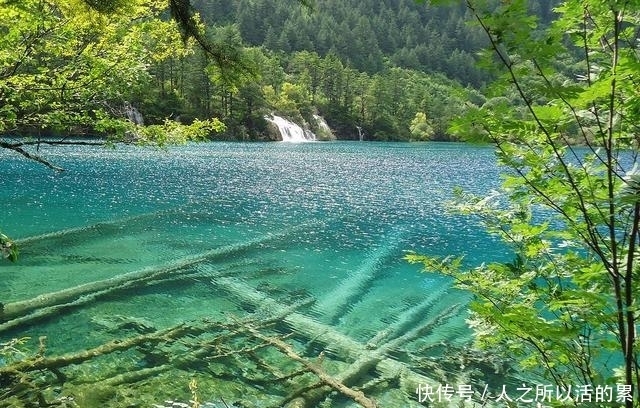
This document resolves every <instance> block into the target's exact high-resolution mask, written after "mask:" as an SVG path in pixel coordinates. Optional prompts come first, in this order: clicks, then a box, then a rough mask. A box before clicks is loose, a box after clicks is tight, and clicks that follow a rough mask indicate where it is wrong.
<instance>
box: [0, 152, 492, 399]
mask: <svg viewBox="0 0 640 408" xmlns="http://www.w3.org/2000/svg"><path fill="white" fill-rule="evenodd" d="M40 153H41V154H43V155H44V156H45V157H47V159H49V160H51V161H52V162H54V163H55V164H57V165H60V166H62V167H64V168H65V169H66V171H65V172H63V173H55V172H52V171H50V170H49V169H47V168H45V167H43V166H40V165H38V164H36V163H33V162H30V161H27V160H24V159H22V158H20V157H18V156H15V155H12V154H10V153H7V152H0V191H1V192H2V193H1V194H0V206H1V208H3V210H2V212H0V228H2V230H3V232H5V233H6V234H7V235H10V236H11V237H12V238H14V239H17V240H18V241H20V242H21V254H20V261H19V262H18V263H17V264H15V265H13V264H9V263H2V264H1V266H0V273H2V279H1V280H0V294H1V297H2V299H1V301H2V302H3V303H5V304H10V303H12V302H18V301H22V300H27V299H31V298H34V297H36V296H38V295H41V294H44V293H48V292H53V291H57V290H62V289H65V288H70V287H73V286H76V285H80V284H85V283H90V282H95V281H100V280H104V279H108V278H111V277H114V276H118V275H122V274H125V273H130V272H135V271H140V270H145V269H154V268H155V269H158V270H159V269H162V268H163V267H165V268H166V267H167V266H171V265H175V264H176V263H179V262H182V261H189V260H194V259H195V260H196V261H194V262H193V263H189V264H188V265H187V266H185V267H182V268H175V270H174V271H173V272H172V274H174V275H175V279H170V280H165V281H160V282H155V284H149V285H144V286H140V287H134V288H131V289H128V290H126V291H121V292H117V293H115V294H110V295H107V296H104V297H101V298H98V299H97V300H96V301H93V302H87V303H86V304H84V305H82V306H80V307H76V308H72V309H68V310H65V311H63V312H60V313H57V314H56V315H55V316H53V317H49V318H47V319H43V320H40V321H37V322H33V323H31V324H29V325H27V326H23V327H20V328H19V329H13V330H9V331H5V332H0V340H2V341H4V340H7V339H9V338H12V337H16V336H24V335H27V336H31V337H32V338H33V339H37V338H38V337H39V336H47V353H49V354H61V353H68V352H74V351H78V350H81V349H83V348H88V347H95V346H98V345H100V344H102V343H104V342H105V341H108V340H110V339H112V338H114V337H116V338H117V337H118V336H121V337H125V334H126V333H122V332H117V331H114V330H109V329H108V328H106V327H107V326H108V324H109V323H108V322H110V321H112V320H113V319H114V316H123V317H125V318H127V319H135V321H138V322H144V324H145V325H147V326H150V327H153V328H155V329H161V328H166V327H171V326H173V325H176V324H178V323H180V322H184V321H198V320H199V319H202V318H207V319H214V320H220V321H225V320H228V319H229V316H230V315H233V316H236V318H242V317H243V316H244V315H246V314H248V313H251V312H253V311H255V309H256V308H257V307H259V304H258V305H256V304H255V302H254V303H253V304H251V302H252V301H251V299H248V298H247V297H246V296H248V295H247V293H257V294H259V295H260V296H265V297H268V298H269V299H273V300H275V301H276V302H277V303H278V304H282V305H288V304H291V303H292V302H293V301H295V300H296V299H303V298H309V297H310V298H312V299H314V300H315V301H314V302H313V303H312V304H309V305H307V306H305V307H303V308H301V309H298V310H297V313H298V314H299V315H300V316H302V318H304V319H308V320H309V321H311V322H315V323H319V324H322V325H325V326H322V327H330V328H331V330H334V331H336V332H337V333H340V334H343V335H345V336H348V337H349V338H351V339H353V341H355V342H358V343H361V344H367V342H369V341H370V340H371V339H372V338H374V337H375V336H376V335H379V334H380V333H381V332H382V331H384V330H385V329H387V328H388V327H389V326H390V325H393V324H394V322H397V321H398V320H399V319H402V318H404V317H406V316H408V315H410V310H412V308H415V307H417V305H420V304H421V302H424V301H425V300H428V299H430V298H432V299H433V302H432V303H433V304H432V305H430V306H429V307H428V308H424V309H420V310H422V311H420V313H418V314H419V315H420V316H419V318H416V317H415V316H414V317H413V318H411V319H408V320H407V323H406V325H405V326H404V327H401V328H400V329H401V331H403V332H406V331H409V330H410V329H411V327H412V326H415V325H419V324H423V323H424V322H428V321H429V319H430V318H431V319H434V318H435V317H434V316H437V315H438V314H439V313H442V312H443V311H444V310H446V309H447V308H448V307H449V306H451V305H453V304H458V303H464V302H466V296H465V295H464V294H462V293H459V292H456V291H455V290H453V289H451V288H450V282H448V281H447V280H446V279H444V278H442V277H440V276H437V275H425V274H423V273H421V272H420V268H419V267H418V266H416V265H409V264H407V263H406V262H405V261H403V260H402V257H403V254H404V253H405V251H407V250H412V251H417V252H420V253H426V254H431V255H447V254H457V255H461V254H464V255H466V259H467V261H468V262H470V263H478V262H481V261H483V260H487V259H488V258H496V257H499V256H501V249H500V247H499V246H498V245H497V244H496V242H495V241H494V240H492V239H491V238H489V237H488V236H486V235H485V234H484V233H483V232H482V231H481V230H480V229H479V228H478V226H477V225H475V224H474V223H473V221H472V220H469V219H465V218H461V217H456V216H452V215H449V214H447V213H446V211H445V207H446V201H447V200H448V199H450V198H451V193H452V190H453V188H454V187H456V186H460V187H463V188H464V189H466V190H470V191H474V192H477V193H483V192H487V191H489V190H490V189H492V188H495V187H496V186H497V184H498V182H499V174H498V168H497V166H496V164H495V159H494V156H493V153H492V149H491V148H486V147H478V146H468V145H462V144H448V143H424V144H385V143H376V144H371V143H346V142H335V143H305V144H288V143H269V144H240V143H229V144H226V143H212V144H198V145H187V146H180V147H171V148H169V149H167V150H154V149H140V148H132V147H119V148H117V149H114V150H107V149H102V148H91V147H64V148H60V147H56V148H45V149H44V150H42V151H41V152H40ZM216 251H217V252H216ZM185 271H187V272H189V274H190V275H189V278H181V274H183V273H184V272H185ZM215 274H223V275H224V277H223V278H219V282H226V284H220V283H219V282H218V283H216V279H217V278H216V277H215V276H216V275H215ZM234 285H236V286H234ZM231 287H235V288H236V289H237V290H238V291H240V292H244V295H243V294H241V293H234V292H233V290H232V289H230V288H231ZM238 288H239V289H238ZM243 296H245V297H244V298H243ZM258 303H259V302H258ZM464 319H465V313H464V308H462V309H460V311H459V312H456V313H455V315H453V316H448V317H447V318H446V319H445V320H443V321H441V322H439V323H438V324H437V325H436V327H435V328H432V329H430V330H429V331H428V332H426V333H424V334H421V335H420V336H419V337H418V338H417V339H414V340H412V341H410V342H407V343H406V344H402V345H401V346H398V347H395V348H394V351H393V352H389V353H387V354H389V357H390V358H393V359H403V358H404V359H405V360H406V359H407V357H406V356H407V355H408V354H407V353H411V352H414V353H422V354H425V353H426V352H421V351H419V350H426V349H430V348H429V347H427V345H429V344H431V345H434V344H435V345H437V344H441V343H442V342H447V344H457V345H463V344H464V342H465V341H466V340H467V339H468V337H469V336H468V329H467V328H466V326H465V322H464ZM105 322H107V323H105ZM288 329H289V330H291V331H294V332H295V331H296V330H299V328H297V327H295V325H291V327H289V328H288ZM281 330H282V331H286V330H284V329H281ZM129 334H131V333H129ZM300 336H307V339H308V338H309V336H310V334H309V333H300ZM322 347H325V348H326V349H327V350H328V351H329V352H331V347H330V344H324V345H323V346H322ZM405 348H406V349H405ZM437 352H438V351H434V352H433V353H436V354H437ZM335 353H336V361H339V360H340V359H344V356H342V357H340V356H338V355H337V354H338V351H336V352H335ZM403 356H404V357H403ZM437 357H438V356H437V355H435V356H434V358H437ZM133 358H134V359H135V357H133ZM409 360H410V358H409ZM209 377H210V376H209ZM201 381H204V380H201ZM225 381H227V383H228V382H229V380H228V379H226V380H225ZM231 382H232V383H233V381H231ZM212 386H213V385H212ZM235 386H236V387H237V388H240V387H247V386H249V387H250V386H251V384H249V385H247V381H238V382H237V384H236V385H235ZM178 388H180V387H178ZM181 388H182V393H183V394H184V393H185V392H186V394H187V397H188V390H187V391H184V388H185V386H184V384H182V386H181ZM391 388H393V387H391ZM140 392H143V391H140ZM217 392H218V393H221V394H223V393H224V392H227V391H224V388H223V387H222V386H220V387H218V388H217ZM389 392H391V391H389ZM263 393H264V390H263ZM240 394H241V395H243V396H244V397H243V398H248V399H250V398H251V397H250V395H251V392H249V391H247V390H244V391H242V392H240ZM166 395H168V394H167V393H164V394H162V395H160V394H158V395H157V396H156V397H157V398H161V397H165V396H166ZM178 397H179V396H177V397H175V398H178ZM187 397H185V398H187ZM404 397H405V398H408V399H409V400H410V399H411V396H407V395H404ZM167 398H168V397H167ZM212 398H213V397H212ZM379 398H380V399H382V400H384V399H385V398H392V397H391V396H389V395H386V394H384V393H382V394H380V396H379ZM413 399H415V396H413ZM103 403H104V402H103ZM246 404H247V406H251V404H249V403H246ZM345 404H346V403H345ZM335 406H339V405H337V403H336V405H335Z"/></svg>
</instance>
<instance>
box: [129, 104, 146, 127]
mask: <svg viewBox="0 0 640 408" xmlns="http://www.w3.org/2000/svg"><path fill="white" fill-rule="evenodd" d="M124 112H125V114H126V115H127V119H129V120H130V121H131V122H133V123H134V124H136V125H144V119H143V118H142V113H140V111H139V110H138V109H136V108H135V106H132V105H131V104H130V103H129V102H125V105H124Z"/></svg>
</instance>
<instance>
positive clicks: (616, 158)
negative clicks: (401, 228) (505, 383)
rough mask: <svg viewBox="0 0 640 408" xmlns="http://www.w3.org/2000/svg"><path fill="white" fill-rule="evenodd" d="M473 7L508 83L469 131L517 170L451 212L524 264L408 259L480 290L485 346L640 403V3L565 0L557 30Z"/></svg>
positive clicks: (531, 370) (524, 11)
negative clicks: (476, 222) (475, 223)
mask: <svg viewBox="0 0 640 408" xmlns="http://www.w3.org/2000/svg"><path fill="white" fill-rule="evenodd" d="M467 5H468V8H469V10H470V11H471V12H472V14H473V15H474V17H475V19H476V21H477V23H478V24H479V25H480V26H481V27H482V29H483V30H484V31H485V33H486V34H487V37H488V39H489V42H490V51H491V52H489V53H487V55H486V60H487V61H486V63H487V64H488V65H490V66H493V67H497V68H499V69H500V71H501V72H502V75H503V77H502V81H500V82H499V83H497V84H496V85H495V87H494V92H495V95H496V98H495V99H494V100H492V101H491V100H490V101H489V102H488V103H487V104H486V105H485V106H483V107H482V108H480V109H478V110H477V111H476V112H475V113H474V114H473V115H471V116H470V117H469V118H467V119H466V120H465V121H462V122H461V123H460V125H459V127H458V128H457V130H458V131H460V132H463V133H466V134H472V135H474V137H480V138H482V139H483V140H487V141H490V142H492V143H493V144H495V146H496V148H497V156H498V161H499V163H500V164H501V165H502V166H504V170H505V175H504V182H503V185H502V190H501V191H500V192H497V193H492V194H491V195H490V196H489V197H475V196H473V195H469V194H465V193H462V192H458V195H457V199H456V202H455V203H454V204H453V205H452V209H453V210H454V211H456V212H458V213H463V214H469V215H473V216H476V217H478V218H479V219H480V220H481V221H482V222H483V224H484V226H485V227H486V228H487V229H488V230H489V231H490V232H492V233H494V234H496V235H497V236H499V237H500V238H501V239H502V242H504V244H505V245H506V246H507V247H508V248H509V249H510V253H511V256H512V261H510V262H504V261H496V262H489V261H487V263H485V264H482V265H480V266H478V267H469V266H466V265H464V264H463V262H462V261H461V260H459V259H455V258H447V259H438V258H434V257H429V256H421V255H416V254H411V255H409V256H408V257H407V259H408V260H409V261H411V262H420V263H422V264H423V265H424V267H425V269H426V270H428V271H437V272H440V273H444V274H446V275H449V276H452V277H453V278H454V279H455V280H456V282H457V284H458V285H459V286H460V287H462V288H465V289H467V290H469V291H470V292H471V293H472V294H474V295H475V300H474V301H473V303H472V305H471V308H472V312H473V313H472V317H471V319H470V323H471V325H472V327H473V328H474V329H475V331H476V334H477V339H478V342H479V343H480V344H481V345H484V346H486V347H491V348H492V349H493V350H496V351H498V352H500V353H501V354H503V355H505V356H511V357H513V358H514V359H516V360H517V361H518V362H519V363H520V365H521V367H522V369H523V372H524V373H525V374H528V375H530V376H532V377H533V378H544V379H548V380H551V381H553V382H554V383H555V384H556V385H557V386H559V387H561V389H564V390H570V389H571V386H572V385H573V386H575V385H579V384H590V385H593V386H596V385H613V384H618V396H617V398H618V400H617V402H618V403H620V404H623V405H624V406H625V407H627V408H630V407H633V406H640V394H639V389H640V375H639V372H640V361H639V359H638V339H637V337H636V333H637V319H638V311H637V306H636V302H637V300H638V296H639V295H640V281H639V279H638V276H639V275H638V273H639V272H640V268H639V266H638V261H639V256H638V255H639V254H638V238H639V233H640V189H639V188H638V186H639V179H640V176H639V174H640V173H639V172H638V163H637V149H638V145H637V142H638V139H637V134H638V126H637V123H638V122H639V117H638V115H639V112H640V109H638V108H639V106H640V94H639V93H638V90H637V89H638V87H637V82H638V76H639V74H640V61H639V58H638V54H637V38H638V33H639V31H640V3H638V2H635V1H621V2H618V1H611V2H601V1H591V0H587V1H573V0H568V1H564V2H562V3H561V4H560V5H559V6H558V7H557V8H556V10H555V11H556V13H557V20H556V21H555V22H554V23H553V24H552V25H551V26H549V27H540V26H539V25H538V22H537V19H536V18H535V16H533V15H532V14H531V13H530V12H529V9H528V4H527V2H525V1H512V2H502V3H500V4H499V5H497V6H496V5H495V4H493V2H484V1H481V0H479V1H473V0H469V1H468V2H467ZM574 391H575V389H574ZM573 397H574V401H580V400H579V398H580V396H579V395H575V394H574V395H573Z"/></svg>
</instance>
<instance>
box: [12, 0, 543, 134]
mask: <svg viewBox="0 0 640 408" xmlns="http://www.w3.org/2000/svg"><path fill="white" fill-rule="evenodd" d="M191 6H192V9H191V11H192V12H194V13H196V14H197V16H198V17H199V19H200V21H201V24H202V26H200V27H198V30H201V31H202V32H203V33H204V34H203V35H204V37H205V40H206V41H207V43H209V44H212V46H214V47H215V48H216V49H217V50H219V52H220V55H219V58H216V57H215V55H214V56H213V57H212V55H211V53H208V52H207V51H206V50H203V48H202V47H200V46H198V44H197V43H196V41H193V39H186V37H184V38H182V37H181V35H180V32H179V31H180V28H179V27H177V26H176V24H175V22H174V21H173V19H171V15H170V13H168V12H167V11H166V6H165V5H164V3H162V2H154V1H144V2H133V3H131V4H127V5H121V6H120V7H119V8H115V9H114V10H107V11H106V12H104V11H103V12H102V13H100V12H99V10H95V9H93V8H91V7H90V6H89V5H88V4H87V2H81V1H72V2H66V3H65V4H63V3H62V2H59V1H54V0H51V1H34V0H28V1H24V2H8V3H5V4H4V5H3V6H2V15H3V21H2V23H1V25H2V27H1V29H2V32H3V36H2V39H0V52H1V53H2V59H1V64H2V65H1V66H0V99H2V100H3V104H2V108H1V109H2V117H1V122H0V132H2V133H3V134H5V135H16V134H17V135H28V136H36V137H37V136H47V135H63V136H110V137H111V136H114V135H121V136H122V135H124V134H125V133H127V132H126V128H127V126H128V125H129V124H128V123H126V122H127V120H124V119H132V115H131V112H132V111H133V112H135V113H139V114H140V115H139V116H140V119H141V120H142V121H143V122H144V124H145V125H157V126H161V127H164V128H165V129H166V127H167V124H170V123H173V122H176V123H184V124H192V123H193V122H194V120H196V119H197V120H198V121H206V120H213V119H214V118H215V120H216V121H219V122H216V126H213V127H211V126H209V127H207V129H205V132H206V133H207V137H210V138H214V139H223V140H265V139H269V136H268V135H267V134H266V121H265V119H264V117H265V115H269V114H273V113H275V114H278V115H281V116H284V117H287V118H289V119H290V120H293V121H295V122H297V123H312V122H313V121H312V120H311V117H312V115H314V114H319V115H321V116H323V117H324V118H325V119H326V121H327V122H328V124H329V125H330V127H331V128H332V130H333V132H334V135H335V137H337V138H339V139H356V138H358V128H359V129H361V130H362V134H363V136H364V139H365V140H429V139H432V140H433V139H434V140H452V139H455V137H454V136H452V135H451V134H450V133H449V132H448V129H449V127H450V125H451V121H452V119H453V118H455V117H457V116H460V115H461V114H463V113H464V112H465V110H466V107H468V106H470V105H474V106H481V105H483V104H484V103H485V102H486V98H485V96H483V94H482V89H483V87H484V85H485V84H486V83H487V82H488V81H490V79H491V76H492V74H491V72H489V71H487V70H483V69H482V68H479V67H478V66H477V62H478V55H479V52H480V50H481V48H482V47H483V46H485V45H486V39H485V36H484V33H483V32H482V31H481V30H480V29H479V27H477V26H473V25H470V24H469V21H470V20H471V16H470V15H469V11H468V9H467V8H466V6H465V5H464V4H462V3H460V4H453V5H447V6H434V5H430V4H428V3H419V2H415V1H412V0H394V1H374V0H368V1H334V0H318V1H316V2H313V3H312V4H307V3H306V2H299V3H295V4H293V5H292V4H291V3H289V2H268V1H266V0H257V1H238V2H226V1H220V0H211V1H210V0H197V1H193V2H192V4H191ZM532 7H534V8H535V11H536V13H538V14H540V15H541V16H543V20H544V19H545V18H546V19H548V18H550V16H551V11H550V10H551V6H550V4H549V1H540V2H536V3H535V5H534V6H532ZM15 21H17V23H15ZM183 39H184V40H185V41H183ZM225 61H226V62H227V63H225ZM123 120H124V121H123ZM134 121H135V120H134ZM198 124H201V123H200V122H198ZM223 125H224V126H223ZM201 127H202V126H201ZM146 132H147V133H148V134H147V135H145V136H143V137H142V139H143V141H144V140H149V139H152V138H153V137H154V136H155V137H156V138H157V136H158V130H157V129H153V128H151V129H146ZM160 139H162V138H160Z"/></svg>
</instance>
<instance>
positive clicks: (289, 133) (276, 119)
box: [265, 115, 316, 143]
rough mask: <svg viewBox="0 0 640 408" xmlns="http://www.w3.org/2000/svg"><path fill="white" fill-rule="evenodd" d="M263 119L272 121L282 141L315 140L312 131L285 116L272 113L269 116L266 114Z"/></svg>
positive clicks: (299, 141)
mask: <svg viewBox="0 0 640 408" xmlns="http://www.w3.org/2000/svg"><path fill="white" fill-rule="evenodd" d="M265 119H266V120H268V121H269V122H271V123H274V124H275V125H276V126H277V127H278V130H279V131H280V135H281V136H282V141H283V142H291V143H301V142H313V141H315V140H316V135H315V134H314V133H313V132H311V131H309V130H304V129H302V128H301V127H300V126H298V125H297V124H295V123H293V122H291V121H289V120H287V119H285V118H282V117H280V116H276V115H272V116H271V117H269V116H266V117H265Z"/></svg>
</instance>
